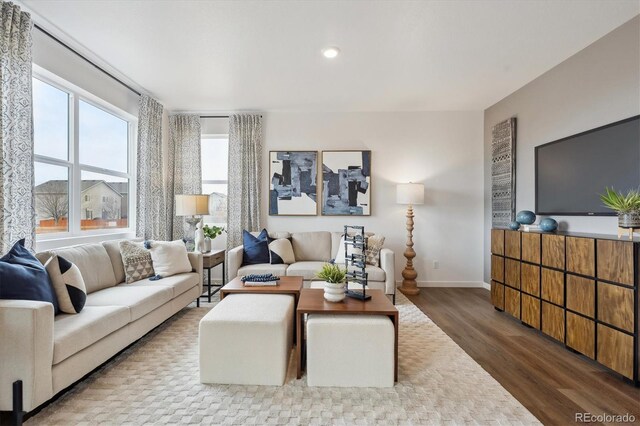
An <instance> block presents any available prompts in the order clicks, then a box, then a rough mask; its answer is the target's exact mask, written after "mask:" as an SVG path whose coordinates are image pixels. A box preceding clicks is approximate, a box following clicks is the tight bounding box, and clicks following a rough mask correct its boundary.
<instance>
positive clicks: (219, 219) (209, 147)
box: [201, 135, 229, 226]
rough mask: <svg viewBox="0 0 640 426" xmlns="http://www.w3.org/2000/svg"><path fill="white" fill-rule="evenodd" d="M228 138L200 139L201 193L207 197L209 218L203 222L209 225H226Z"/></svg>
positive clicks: (217, 136) (204, 137)
mask: <svg viewBox="0 0 640 426" xmlns="http://www.w3.org/2000/svg"><path fill="white" fill-rule="evenodd" d="M228 159H229V137H228V136H227V135H211V136H203V137H202V150H201V161H202V193H203V194H207V195H209V212H210V213H211V215H210V216H205V218H204V222H205V223H206V224H209V225H218V226H220V225H226V223H227V183H228V180H227V179H228V167H229V165H228Z"/></svg>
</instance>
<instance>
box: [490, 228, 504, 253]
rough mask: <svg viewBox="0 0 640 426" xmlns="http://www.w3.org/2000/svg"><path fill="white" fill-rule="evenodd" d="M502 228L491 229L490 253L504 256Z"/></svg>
mask: <svg viewBox="0 0 640 426" xmlns="http://www.w3.org/2000/svg"><path fill="white" fill-rule="evenodd" d="M504 232H505V231H504V230H503V229H492V230H491V253H493V254H498V255H500V256H504Z"/></svg>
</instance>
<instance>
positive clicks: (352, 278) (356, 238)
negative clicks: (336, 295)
mask: <svg viewBox="0 0 640 426" xmlns="http://www.w3.org/2000/svg"><path fill="white" fill-rule="evenodd" d="M350 229H352V230H355V231H356V232H354V233H352V234H351V235H349V230H350ZM349 246H352V247H353V248H354V250H351V254H349ZM344 257H345V265H346V267H347V291H346V295H347V296H349V297H352V298H354V299H359V300H369V299H371V295H369V294H367V285H368V283H369V273H368V272H367V270H366V266H367V240H366V239H365V236H364V226H349V225H345V226H344ZM349 282H352V283H354V284H360V285H361V286H362V291H360V290H349V285H348V283H349Z"/></svg>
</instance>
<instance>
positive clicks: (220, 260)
mask: <svg viewBox="0 0 640 426" xmlns="http://www.w3.org/2000/svg"><path fill="white" fill-rule="evenodd" d="M225 255H226V251H225V250H212V251H210V252H209V253H202V269H206V270H207V282H206V284H205V286H206V287H207V293H206V294H202V295H201V296H200V297H206V298H207V302H209V303H211V296H213V295H214V294H216V293H217V292H218V291H220V289H221V288H222V286H223V285H224V273H225V263H224V262H225ZM218 265H222V283H221V284H220V285H213V284H211V269H213V268H215V267H216V266H218ZM211 287H217V288H216V289H215V290H214V291H213V292H211ZM200 297H198V300H197V302H196V305H197V306H200Z"/></svg>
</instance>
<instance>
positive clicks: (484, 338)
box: [409, 288, 640, 425]
mask: <svg viewBox="0 0 640 426" xmlns="http://www.w3.org/2000/svg"><path fill="white" fill-rule="evenodd" d="M409 298H410V299H411V301H412V302H413V303H414V304H415V305H416V306H418V307H419V308H420V309H421V310H422V311H423V312H424V313H425V314H427V315H428V316H429V318H431V319H432V320H433V321H434V322H435V323H436V324H437V325H438V326H439V327H440V328H441V329H442V330H444V332H445V333H447V334H448V335H449V337H451V338H452V339H453V340H454V341H455V342H456V343H457V344H458V345H459V346H460V347H461V348H462V349H463V350H464V351H465V352H466V353H467V354H469V355H470V356H471V357H472V358H473V359H474V360H475V361H476V362H477V363H478V364H480V365H481V366H482V368H484V369H485V370H486V371H487V372H489V374H491V376H493V377H494V378H495V379H496V380H497V381H498V382H499V383H500V384H501V385H502V386H504V388H505V389H507V391H509V392H510V393H511V394H512V395H513V396H514V397H515V398H516V399H517V400H518V401H520V403H521V404H522V405H524V406H525V407H526V408H527V409H528V410H529V411H531V413H533V415H534V416H536V417H537V418H538V419H539V420H540V421H541V422H542V423H544V424H557V425H566V424H572V423H575V418H576V417H575V416H576V413H582V412H589V413H591V414H593V415H601V414H613V415H617V414H620V415H621V414H624V413H630V414H632V415H634V416H635V419H636V421H635V424H640V388H637V387H635V386H633V384H631V383H630V382H625V381H623V380H622V379H621V378H620V376H616V375H615V374H614V373H611V372H609V371H608V370H606V369H605V368H604V367H601V366H599V365H598V364H596V363H594V362H593V361H590V360H588V359H587V358H585V357H583V356H581V355H578V354H575V353H572V352H569V351H568V350H566V349H565V348H564V346H563V345H561V344H559V343H556V342H555V341H553V340H551V339H550V338H547V337H545V336H544V335H542V334H541V333H540V332H538V331H537V330H534V329H531V328H527V327H525V326H524V325H522V324H521V323H520V321H517V320H516V319H514V318H513V317H510V316H509V315H507V314H505V313H503V312H498V311H496V310H495V309H494V308H493V306H492V305H491V302H490V294H489V291H487V290H485V289H475V288H474V289H469V288H422V289H421V293H420V294H419V295H418V296H410V297H409ZM477 392H482V389H477ZM486 397H487V398H491V395H487V396H486ZM595 424H598V423H595Z"/></svg>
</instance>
